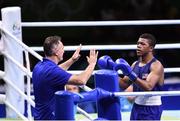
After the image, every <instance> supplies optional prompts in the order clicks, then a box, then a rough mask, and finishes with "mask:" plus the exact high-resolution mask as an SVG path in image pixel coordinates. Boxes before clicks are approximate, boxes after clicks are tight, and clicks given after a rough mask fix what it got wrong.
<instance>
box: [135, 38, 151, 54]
mask: <svg viewBox="0 0 180 121" xmlns="http://www.w3.org/2000/svg"><path fill="white" fill-rule="evenodd" d="M152 51H153V48H152V46H150V45H149V42H148V39H145V38H139V40H138V42H137V49H136V53H137V56H143V55H146V54H148V53H149V52H152Z"/></svg>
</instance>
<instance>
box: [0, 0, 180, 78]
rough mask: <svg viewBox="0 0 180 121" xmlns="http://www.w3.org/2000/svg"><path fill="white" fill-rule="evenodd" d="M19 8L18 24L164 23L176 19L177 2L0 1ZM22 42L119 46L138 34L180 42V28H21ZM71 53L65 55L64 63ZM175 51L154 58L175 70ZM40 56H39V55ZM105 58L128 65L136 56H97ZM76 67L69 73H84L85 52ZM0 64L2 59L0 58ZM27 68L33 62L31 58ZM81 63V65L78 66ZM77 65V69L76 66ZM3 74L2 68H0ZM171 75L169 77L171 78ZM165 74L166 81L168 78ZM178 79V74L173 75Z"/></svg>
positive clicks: (159, 52)
mask: <svg viewBox="0 0 180 121" xmlns="http://www.w3.org/2000/svg"><path fill="white" fill-rule="evenodd" d="M10 6H19V7H21V13H22V22H47V21H48V22H51V21H52V22H53V21H58V22H60V21H111V20H112V21H113V20H115V21H122V20H164V19H179V18H180V1H179V0H0V7H1V8H3V7H10ZM22 32H23V35H22V36H23V42H24V43H25V44H27V45H28V46H42V44H43V41H44V39H45V38H46V37H47V36H49V35H59V36H61V37H62V38H63V43H64V45H65V46H66V45H79V44H80V43H81V44H83V45H111V44H112V45H115V44H117V45H121V44H136V42H137V39H138V37H139V35H140V34H142V33H145V32H149V33H152V34H154V35H155V37H156V38H157V40H158V41H157V43H160V44H162V43H177V42H180V40H179V35H180V25H153V26H149V25H145V26H142V25H141V26H106V27H96V26H95V27H39V28H38V27H35V28H33V27H23V30H22ZM72 53H73V52H66V53H65V55H64V60H66V59H67V58H69V57H70V56H71V55H72ZM179 53H180V50H179V49H169V50H168V49H164V50H157V51H156V57H157V58H158V59H159V60H160V61H161V62H162V63H163V65H164V67H178V66H179V62H180V54H179ZM40 54H41V55H42V56H43V53H40ZM104 54H108V55H110V56H112V58H113V59H117V58H119V57H123V58H125V59H127V60H128V62H129V63H130V64H132V63H133V62H134V61H135V60H136V59H137V57H136V53H135V51H132V50H125V51H114V52H110V51H108V50H107V51H100V53H99V56H101V55H104ZM81 55H82V58H81V59H80V61H79V63H76V64H74V65H73V66H72V68H71V69H78V70H79V69H84V67H85V66H86V64H87V63H86V58H85V56H86V55H88V52H86V51H84V52H82V54H81ZM0 59H1V60H0V61H1V62H2V61H3V58H2V57H1V58H0ZM31 60H32V63H31V68H33V66H34V64H35V63H36V62H37V60H36V59H34V58H33V57H32V58H31ZM80 63H81V64H80ZM79 65H80V66H79ZM1 69H2V70H3V66H2V65H1ZM171 75H172V74H171ZM171 75H169V74H166V77H169V76H171ZM173 75H175V76H180V74H179V73H175V74H173Z"/></svg>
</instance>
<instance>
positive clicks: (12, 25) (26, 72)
mask: <svg viewBox="0 0 180 121" xmlns="http://www.w3.org/2000/svg"><path fill="white" fill-rule="evenodd" d="M1 13H2V21H1V22H0V29H1V40H0V54H2V55H3V56H4V68H5V69H4V71H0V78H1V79H3V80H4V81H5V82H6V92H5V94H0V103H1V104H5V105H6V116H7V117H8V118H18V117H19V118H21V119H23V120H27V121H30V120H33V115H32V112H31V107H34V106H35V103H34V100H33V96H32V95H31V78H32V72H31V69H30V60H29V54H32V55H33V56H34V57H36V58H37V59H39V60H42V56H41V55H39V54H38V53H37V52H40V51H42V47H28V46H27V45H25V44H24V43H23V42H22V27H68V26H84V27H85V26H126V25H167V24H168V25H173V24H180V20H146V21H145V20H144V21H89V22H21V12H20V8H19V7H8V8H3V9H1ZM76 48H77V46H65V51H74V50H75V49H76ZM92 48H95V49H96V50H113V51H117V50H127V49H130V50H134V49H136V45H83V47H82V49H81V50H82V51H85V50H89V49H92ZM156 49H180V43H172V44H157V45H156ZM12 67H13V68H12ZM100 71H101V70H100ZM69 72H70V73H75V74H78V73H80V72H81V70H77V71H69ZM172 72H173V73H174V72H175V73H176V72H177V73H179V72H180V67H174V68H165V73H172ZM98 73H99V70H95V71H94V72H93V75H97V74H98ZM119 73H121V72H119ZM105 75H106V74H105ZM101 76H102V75H101ZM24 77H26V78H27V86H26V89H25V84H24ZM102 77H103V76H102ZM100 85H101V84H99V86H100ZM99 86H97V87H99ZM82 88H83V89H84V90H85V91H88V92H89V91H90V92H91V91H92V89H90V88H89V87H87V86H82ZM116 89H117V87H116ZM108 91H110V92H108V94H110V96H109V95H108V96H109V97H121V96H137V95H147V96H152V95H161V96H175V95H176V96H177V95H180V91H162V92H143V93H142V92H128V93H127V92H118V91H117V90H108ZM106 96H107V95H106ZM93 99H94V97H93ZM94 100H95V99H94ZM25 101H26V102H27V110H25V108H24V105H25V103H24V102H25ZM100 108H102V107H100ZM116 109H119V107H116ZM100 110H101V112H98V113H100V114H99V115H101V116H102V115H103V113H102V112H103V111H104V110H103V109H100ZM25 111H26V112H27V116H24V112H25ZM77 111H79V112H80V113H81V114H83V115H84V116H85V117H87V118H88V119H89V120H93V118H92V117H91V116H90V115H89V114H88V113H86V112H85V111H83V110H82V109H80V108H79V107H78V108H77ZM72 117H73V116H72Z"/></svg>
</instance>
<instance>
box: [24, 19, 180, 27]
mask: <svg viewBox="0 0 180 121" xmlns="http://www.w3.org/2000/svg"><path fill="white" fill-rule="evenodd" d="M173 24H180V20H131V21H66V22H22V24H21V25H22V26H23V27H59V26H62V27H64V26H65V27H73V26H127V25H173Z"/></svg>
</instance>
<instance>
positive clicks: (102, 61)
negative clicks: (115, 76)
mask: <svg viewBox="0 0 180 121" xmlns="http://www.w3.org/2000/svg"><path fill="white" fill-rule="evenodd" d="M98 66H99V68H100V69H111V70H113V68H114V66H115V62H114V61H113V60H112V58H111V57H110V56H108V55H104V56H102V57H100V58H99V59H98Z"/></svg>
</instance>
